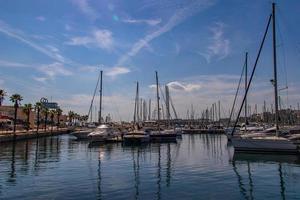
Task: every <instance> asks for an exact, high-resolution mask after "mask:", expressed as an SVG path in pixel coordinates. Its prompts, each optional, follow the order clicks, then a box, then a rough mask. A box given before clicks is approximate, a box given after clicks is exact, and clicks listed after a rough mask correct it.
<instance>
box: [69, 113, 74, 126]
mask: <svg viewBox="0 0 300 200" xmlns="http://www.w3.org/2000/svg"><path fill="white" fill-rule="evenodd" d="M68 116H69V124H71V123H72V121H73V118H74V117H75V113H74V112H73V111H72V110H70V111H69V113H68Z"/></svg>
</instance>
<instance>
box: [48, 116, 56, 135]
mask: <svg viewBox="0 0 300 200" xmlns="http://www.w3.org/2000/svg"><path fill="white" fill-rule="evenodd" d="M49 113H50V119H51V133H52V131H53V124H54V115H55V114H56V110H50V111H49Z"/></svg>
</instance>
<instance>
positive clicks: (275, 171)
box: [0, 135, 300, 200]
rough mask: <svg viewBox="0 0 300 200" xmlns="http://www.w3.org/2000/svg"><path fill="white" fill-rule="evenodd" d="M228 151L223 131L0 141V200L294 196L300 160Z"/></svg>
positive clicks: (229, 148)
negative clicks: (125, 141) (140, 139)
mask: <svg viewBox="0 0 300 200" xmlns="http://www.w3.org/2000/svg"><path fill="white" fill-rule="evenodd" d="M231 150H232V149H231V147H230V146H227V140H226V137H225V136H222V135H184V136H183V139H182V140H181V141H179V142H178V143H166V144H159V143H157V144H149V145H142V146H134V147H132V146H123V145H122V144H121V143H119V144H97V145H94V146H92V145H89V143H88V142H87V141H76V140H74V139H72V137H71V136H58V137H56V136H53V137H49V138H38V139H33V140H27V141H19V142H16V143H7V144H1V146H0V199H14V197H15V195H16V192H15V191H18V194H19V195H23V194H26V195H27V196H24V197H27V199H34V198H35V197H36V196H37V197H38V198H42V194H46V196H45V198H46V199H63V198H68V197H69V196H68V197H67V196H66V195H72V196H70V199H93V198H96V199H159V200H160V199H166V198H170V199H197V197H199V196H201V198H202V197H203V198H212V199H219V198H222V197H224V195H231V196H232V198H233V199H249V200H252V199H264V198H265V197H266V195H267V197H269V196H273V197H276V198H281V199H290V198H291V197H293V195H294V194H295V193H296V192H295V189H294V187H295V188H296V187H297V186H298V185H300V181H299V177H300V170H299V169H300V162H299V157H297V156H280V155H276V156H272V155H257V154H256V155H253V154H241V153H235V154H234V155H233V157H231V154H230V151H231ZM28 188H30V189H28ZM78 188H82V189H81V190H78ZM28 190H30V192H29V191H28ZM31 190H32V191H31ZM264 191H267V193H268V194H264ZM26 192H27V193H26ZM268 195H269V196H268ZM43 197H44V196H43ZM71 197H72V198H71ZM24 199H26V198H24Z"/></svg>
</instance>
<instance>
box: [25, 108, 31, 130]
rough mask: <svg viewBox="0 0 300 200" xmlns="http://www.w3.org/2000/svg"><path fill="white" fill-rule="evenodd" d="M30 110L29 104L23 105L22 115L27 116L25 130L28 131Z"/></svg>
mask: <svg viewBox="0 0 300 200" xmlns="http://www.w3.org/2000/svg"><path fill="white" fill-rule="evenodd" d="M31 110H32V105H31V103H28V104H24V107H23V113H24V114H25V115H26V116H27V121H26V130H27V131H29V129H30V113H31Z"/></svg>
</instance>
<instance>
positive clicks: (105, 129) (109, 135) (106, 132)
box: [87, 124, 119, 142]
mask: <svg viewBox="0 0 300 200" xmlns="http://www.w3.org/2000/svg"><path fill="white" fill-rule="evenodd" d="M118 135H119V132H118V131H115V130H114V129H113V128H112V127H110V126H108V125H106V124H102V125H100V126H98V127H97V128H96V129H95V130H94V131H93V132H91V133H89V134H88V136H87V137H88V139H89V140H90V141H91V142H106V141H108V140H111V139H113V138H116V137H117V136H118Z"/></svg>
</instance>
